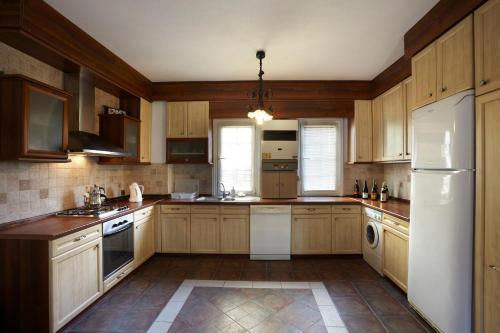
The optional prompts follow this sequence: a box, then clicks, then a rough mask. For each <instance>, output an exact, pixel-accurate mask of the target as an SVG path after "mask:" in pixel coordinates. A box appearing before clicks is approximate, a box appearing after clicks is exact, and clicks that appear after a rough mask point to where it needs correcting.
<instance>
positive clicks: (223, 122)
mask: <svg viewBox="0 0 500 333" xmlns="http://www.w3.org/2000/svg"><path fill="white" fill-rule="evenodd" d="M245 125H247V126H252V127H253V128H254V138H253V140H254V141H253V145H254V156H253V168H254V179H253V188H254V191H251V192H245V194H246V195H248V196H257V195H260V163H261V150H260V140H261V136H262V131H261V128H260V126H257V125H256V124H255V121H254V120H252V119H248V118H237V119H214V120H213V129H214V130H213V133H212V140H213V150H214V151H213V156H214V168H213V170H212V184H213V186H212V195H213V196H218V195H219V192H220V190H221V189H219V187H220V181H219V179H220V155H219V154H220V134H221V131H220V129H221V128H222V127H224V126H245ZM224 185H225V184H224ZM230 190H231V189H230V188H226V191H230Z"/></svg>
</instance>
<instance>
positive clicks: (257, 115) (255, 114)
mask: <svg viewBox="0 0 500 333" xmlns="http://www.w3.org/2000/svg"><path fill="white" fill-rule="evenodd" d="M256 57H257V59H259V65H260V70H259V82H258V88H257V92H256V93H253V95H256V97H257V107H256V108H255V109H253V111H250V112H248V118H250V119H255V122H256V123H257V125H262V124H263V123H264V122H266V121H269V120H272V119H273V116H272V115H271V114H270V113H269V112H268V111H266V109H265V108H264V94H266V92H265V91H264V79H263V78H262V77H263V76H264V71H263V70H262V59H264V58H265V57H266V53H265V52H264V51H263V50H259V51H257V54H256Z"/></svg>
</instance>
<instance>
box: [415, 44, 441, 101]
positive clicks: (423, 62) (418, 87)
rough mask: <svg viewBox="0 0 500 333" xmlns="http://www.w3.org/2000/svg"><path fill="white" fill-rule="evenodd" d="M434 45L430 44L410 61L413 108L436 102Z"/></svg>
mask: <svg viewBox="0 0 500 333" xmlns="http://www.w3.org/2000/svg"><path fill="white" fill-rule="evenodd" d="M436 62H437V61H436V43H435V42H434V43H432V44H431V45H429V46H427V47H426V48H425V49H423V50H422V51H420V52H419V53H418V54H417V55H415V56H414V57H413V58H412V59H411V73H412V77H413V96H415V104H414V105H413V107H414V108H415V109H416V108H419V107H421V106H424V105H427V104H430V103H432V102H435V101H436V87H437V85H436V79H437V63H436Z"/></svg>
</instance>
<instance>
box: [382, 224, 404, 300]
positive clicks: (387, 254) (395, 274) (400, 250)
mask: <svg viewBox="0 0 500 333" xmlns="http://www.w3.org/2000/svg"><path fill="white" fill-rule="evenodd" d="M407 227H408V223H407V222H404V221H401V220H398V221H393V220H392V219H391V220H388V219H386V218H385V216H384V221H383V225H382V228H383V232H382V272H383V273H384V275H385V276H387V277H388V278H389V279H391V280H392V281H393V282H394V283H395V284H396V285H398V286H399V287H400V288H401V289H403V290H404V291H405V292H406V291H407V289H408V249H409V233H408V232H407V230H408V228H407Z"/></svg>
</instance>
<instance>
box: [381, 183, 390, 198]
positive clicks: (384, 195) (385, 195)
mask: <svg viewBox="0 0 500 333" xmlns="http://www.w3.org/2000/svg"><path fill="white" fill-rule="evenodd" d="M387 200H389V189H388V188H387V185H386V184H385V182H384V183H382V189H381V190H380V202H387Z"/></svg>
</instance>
